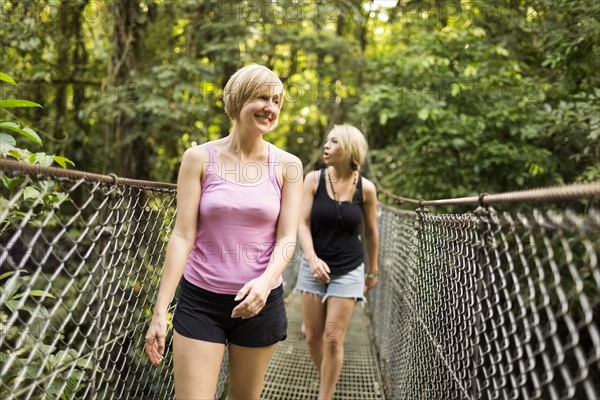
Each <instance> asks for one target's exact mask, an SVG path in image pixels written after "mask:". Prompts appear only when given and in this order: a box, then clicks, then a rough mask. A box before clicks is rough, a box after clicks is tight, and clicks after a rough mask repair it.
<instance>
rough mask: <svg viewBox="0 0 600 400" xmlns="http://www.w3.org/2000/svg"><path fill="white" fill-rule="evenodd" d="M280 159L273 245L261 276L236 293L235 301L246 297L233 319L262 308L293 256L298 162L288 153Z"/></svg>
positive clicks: (299, 194) (298, 197) (298, 192)
mask: <svg viewBox="0 0 600 400" xmlns="http://www.w3.org/2000/svg"><path fill="white" fill-rule="evenodd" d="M280 161H281V164H282V166H283V168H282V182H283V187H282V191H281V210H280V213H279V220H278V222H277V236H276V240H275V248H274V249H273V253H272V255H271V258H270V260H269V264H268V265H267V268H266V269H265V271H264V272H263V273H262V275H261V276H260V277H258V278H256V279H253V280H251V281H250V282H248V283H246V284H245V285H244V286H243V287H242V288H241V289H240V291H239V292H238V295H237V297H236V300H240V299H242V298H243V297H244V296H246V298H245V299H244V301H242V302H241V303H240V304H238V306H237V307H235V308H234V309H233V312H232V314H231V316H232V317H234V318H237V317H241V318H251V317H254V316H255V315H256V314H258V313H259V312H260V310H262V308H263V307H264V305H265V302H266V300H267V297H268V295H269V293H270V291H271V289H272V288H273V286H274V285H275V283H276V282H277V279H278V278H279V277H280V276H281V274H282V273H283V270H284V269H285V267H286V266H287V265H288V264H289V262H290V260H291V259H292V257H293V256H294V251H295V249H296V233H297V231H298V218H299V215H300V202H301V201H302V175H303V173H302V164H301V163H300V160H299V159H298V157H296V156H294V155H291V154H289V153H283V154H282V156H281V159H280Z"/></svg>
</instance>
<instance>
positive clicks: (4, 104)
mask: <svg viewBox="0 0 600 400" xmlns="http://www.w3.org/2000/svg"><path fill="white" fill-rule="evenodd" d="M17 107H42V106H41V105H40V104H38V103H35V102H33V101H28V100H18V99H10V100H2V101H0V108H17Z"/></svg>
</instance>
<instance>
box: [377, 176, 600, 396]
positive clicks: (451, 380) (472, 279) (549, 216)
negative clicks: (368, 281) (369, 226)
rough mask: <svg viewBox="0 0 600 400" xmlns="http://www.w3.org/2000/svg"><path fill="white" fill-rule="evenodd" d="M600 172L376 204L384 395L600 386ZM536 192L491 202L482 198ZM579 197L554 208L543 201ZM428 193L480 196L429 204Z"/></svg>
mask: <svg viewBox="0 0 600 400" xmlns="http://www.w3.org/2000/svg"><path fill="white" fill-rule="evenodd" d="M599 195H600V183H595V184H587V185H578V186H573V187H564V188H556V189H552V190H550V189H544V190H538V191H528V192H522V193H513V194H510V195H487V196H485V197H484V196H483V195H482V196H478V197H474V198H464V199H449V200H447V201H435V202H434V201H429V202H424V201H407V200H408V199H403V198H395V197H394V196H390V195H388V196H386V199H387V200H392V201H395V202H396V203H412V204H416V205H418V208H417V210H416V211H407V210H402V209H400V208H399V207H393V206H389V205H384V206H382V209H381V213H380V218H379V223H380V230H381V233H380V235H381V253H380V259H381V262H380V275H381V278H380V280H379V282H380V283H379V287H378V288H377V290H374V291H372V292H370V294H369V300H370V306H371V307H370V310H371V313H372V318H373V325H374V331H375V340H376V342H377V348H378V351H379V356H380V366H381V370H382V376H383V379H384V382H383V383H384V386H385V393H386V397H387V398H392V399H410V400H414V399H423V400H430V399H440V400H441V399H443V400H446V399H473V400H475V399H543V400H546V399H581V400H589V399H598V398H600V367H599V365H600V328H599V325H600V324H599V313H600V291H599V287H600V267H599V265H598V253H599V251H598V247H599V243H600V237H599V233H600V213H599V212H598V209H597V208H596V207H595V205H597V201H596V200H597V199H598V198H599ZM519 198H521V199H522V200H521V201H528V202H534V201H536V202H540V201H541V202H544V208H543V209H542V210H538V209H535V208H532V207H528V209H525V210H521V211H503V212H499V211H496V210H494V209H493V208H492V207H489V205H488V204H485V200H487V199H491V200H493V201H495V202H496V203H506V202H515V201H518V200H519ZM582 199H587V200H586V202H587V203H586V205H585V206H581V204H577V205H576V207H575V208H576V209H578V211H573V210H571V209H570V208H568V207H567V208H558V209H553V207H552V204H551V203H548V201H551V200H553V201H564V200H582ZM425 204H428V205H465V204H475V205H477V204H480V207H477V208H476V209H474V211H473V212H467V213H462V214H434V213H431V212H428V211H427V209H425V208H424V206H425Z"/></svg>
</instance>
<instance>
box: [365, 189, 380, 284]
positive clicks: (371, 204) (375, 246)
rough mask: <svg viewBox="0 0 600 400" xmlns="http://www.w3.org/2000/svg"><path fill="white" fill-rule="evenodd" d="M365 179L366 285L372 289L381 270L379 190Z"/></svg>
mask: <svg viewBox="0 0 600 400" xmlns="http://www.w3.org/2000/svg"><path fill="white" fill-rule="evenodd" d="M362 179H363V196H364V199H363V212H364V218H365V246H366V251H367V259H368V264H369V271H368V273H369V274H371V275H370V276H369V275H367V278H366V281H365V286H366V288H367V290H368V289H371V288H372V287H374V286H375V285H376V284H377V276H376V275H377V273H378V271H379V264H378V261H379V260H378V254H379V231H378V229H377V191H376V189H375V185H373V183H372V182H371V181H369V180H368V179H366V178H362Z"/></svg>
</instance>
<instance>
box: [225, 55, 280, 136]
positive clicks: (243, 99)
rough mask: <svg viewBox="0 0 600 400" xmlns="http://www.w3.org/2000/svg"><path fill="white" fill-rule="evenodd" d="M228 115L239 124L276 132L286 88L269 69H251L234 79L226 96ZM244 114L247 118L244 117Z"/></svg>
mask: <svg viewBox="0 0 600 400" xmlns="http://www.w3.org/2000/svg"><path fill="white" fill-rule="evenodd" d="M223 102H224V105H225V112H226V113H227V115H228V116H229V118H231V119H232V120H234V121H236V122H237V123H238V124H244V125H246V124H247V125H248V127H252V126H259V127H260V129H261V130H264V129H265V128H266V127H267V125H268V128H267V131H268V130H270V129H273V128H275V126H276V125H277V120H278V117H279V111H280V110H281V106H282V105H283V84H282V83H281V80H280V79H279V78H278V77H277V75H275V74H274V73H273V71H271V70H270V69H268V68H267V67H264V66H262V65H256V64H253V65H249V66H246V67H244V68H242V69H240V70H238V71H237V72H236V73H235V74H233V75H232V76H231V78H230V79H229V81H228V82H227V85H225V92H224V96H223ZM242 114H244V115H242Z"/></svg>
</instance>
